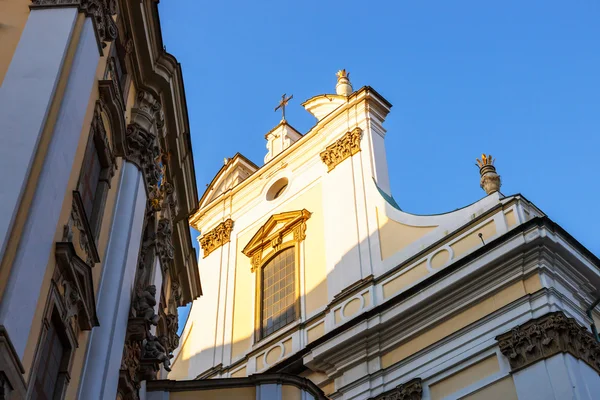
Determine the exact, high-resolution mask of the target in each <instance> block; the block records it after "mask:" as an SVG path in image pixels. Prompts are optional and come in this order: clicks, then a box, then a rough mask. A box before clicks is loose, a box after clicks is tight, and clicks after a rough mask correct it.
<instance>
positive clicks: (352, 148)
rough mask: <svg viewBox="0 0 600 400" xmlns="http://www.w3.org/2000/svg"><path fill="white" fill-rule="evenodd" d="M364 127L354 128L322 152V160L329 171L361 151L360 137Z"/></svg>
mask: <svg viewBox="0 0 600 400" xmlns="http://www.w3.org/2000/svg"><path fill="white" fill-rule="evenodd" d="M361 138H362V129H360V128H354V130H352V131H348V132H347V133H346V134H345V135H344V136H342V137H341V138H339V139H338V140H336V141H335V142H334V143H333V144H330V145H329V146H327V147H326V148H325V150H324V151H322V152H321V160H323V162H324V163H325V165H327V172H331V170H333V169H334V168H335V167H336V166H337V165H338V164H340V163H341V162H342V161H344V160H345V159H346V158H349V157H352V156H353V155H355V154H356V153H358V152H359V151H360V139H361Z"/></svg>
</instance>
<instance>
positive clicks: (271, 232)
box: [242, 209, 311, 343]
mask: <svg viewBox="0 0 600 400" xmlns="http://www.w3.org/2000/svg"><path fill="white" fill-rule="evenodd" d="M310 216H311V213H310V212H309V211H307V210H306V209H302V210H297V211H289V212H284V213H280V214H274V215H272V216H271V217H270V218H269V219H268V220H267V222H265V223H264V224H263V225H262V226H261V227H260V228H259V229H258V231H257V232H256V234H255V235H254V236H253V237H252V239H250V241H249V242H248V244H247V245H246V247H244V249H243V250H242V253H243V254H244V255H246V256H247V257H248V258H250V260H251V261H250V262H251V271H252V272H257V273H256V277H255V288H256V290H255V302H254V310H255V313H254V342H255V343H257V342H259V341H260V340H262V339H264V338H265V337H266V336H265V337H263V336H262V308H263V307H262V305H263V290H262V280H263V279H262V277H263V268H264V267H265V266H266V265H267V264H268V263H269V262H270V261H271V260H272V259H273V258H274V257H275V256H276V255H277V254H279V253H280V252H282V251H284V250H286V249H289V248H292V247H293V248H294V249H295V252H294V253H295V258H294V263H295V265H294V268H295V286H296V287H295V296H296V299H295V307H296V318H299V317H300V316H301V312H300V311H301V310H300V294H301V293H300V288H301V285H300V263H301V261H302V260H301V248H300V247H301V246H300V244H301V243H302V242H303V241H304V239H305V238H306V221H307V220H308V219H309V218H310Z"/></svg>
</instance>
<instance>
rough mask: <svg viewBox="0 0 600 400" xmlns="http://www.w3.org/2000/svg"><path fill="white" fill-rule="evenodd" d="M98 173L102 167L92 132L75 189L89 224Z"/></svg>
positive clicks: (98, 179) (96, 188)
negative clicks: (77, 185) (79, 195)
mask: <svg viewBox="0 0 600 400" xmlns="http://www.w3.org/2000/svg"><path fill="white" fill-rule="evenodd" d="M100 171H102V165H100V157H99V156H98V149H97V148H96V144H95V141H94V135H93V131H92V134H90V137H89V139H88V144H87V148H86V150H85V157H84V159H83V166H82V168H81V176H80V178H79V187H78V188H77V189H78V190H79V193H80V194H81V200H82V201H83V208H84V209H85V214H86V217H87V220H88V221H89V222H90V223H91V221H92V213H93V212H94V200H95V198H96V192H97V190H98V182H99V181H100Z"/></svg>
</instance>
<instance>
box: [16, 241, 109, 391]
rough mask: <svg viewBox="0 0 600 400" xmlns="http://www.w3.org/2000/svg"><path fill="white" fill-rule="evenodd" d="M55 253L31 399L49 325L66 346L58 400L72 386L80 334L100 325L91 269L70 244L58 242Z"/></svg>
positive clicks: (31, 374) (57, 386) (33, 374)
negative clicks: (71, 377) (72, 374)
mask: <svg viewBox="0 0 600 400" xmlns="http://www.w3.org/2000/svg"><path fill="white" fill-rule="evenodd" d="M55 253H56V266H55V268H54V273H53V275H52V282H51V284H50V291H49V293H48V297H47V300H46V306H45V309H44V316H43V319H42V321H43V322H42V331H41V333H40V336H39V338H38V343H37V345H36V351H35V357H34V362H33V365H34V367H33V368H32V369H31V371H30V376H29V379H28V384H29V387H28V396H30V395H31V394H32V391H33V390H34V385H35V380H36V374H37V373H38V368H39V363H40V359H41V355H42V354H41V353H42V351H43V346H44V345H45V342H46V337H47V334H48V330H49V328H50V325H51V324H54V325H55V326H56V327H57V328H58V329H59V332H60V335H61V336H62V337H63V340H64V341H65V342H66V343H65V350H64V353H63V359H62V361H61V366H60V371H59V376H58V380H57V383H56V388H55V393H57V396H56V398H61V399H62V398H64V396H65V393H66V389H67V386H68V384H69V380H70V373H71V369H72V366H73V365H72V364H73V358H74V355H75V351H76V349H77V347H78V341H77V338H78V336H79V333H80V332H81V331H89V330H91V329H92V328H94V327H95V326H98V325H99V323H98V318H97V316H96V300H95V296H94V282H93V278H92V266H91V265H89V264H88V263H87V262H85V261H84V260H82V259H81V258H80V257H79V256H78V255H77V254H76V252H75V248H74V246H73V243H71V242H57V243H56V248H55ZM58 393H60V395H58Z"/></svg>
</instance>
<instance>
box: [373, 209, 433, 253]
mask: <svg viewBox="0 0 600 400" xmlns="http://www.w3.org/2000/svg"><path fill="white" fill-rule="evenodd" d="M375 212H376V214H377V226H378V227H379V242H380V243H381V259H382V260H385V259H386V258H388V257H391V256H393V255H394V254H396V253H397V252H398V251H400V250H402V249H403V248H405V247H406V246H408V245H409V244H411V243H413V242H415V241H417V240H419V239H420V238H422V237H423V236H425V235H426V234H428V233H429V232H431V231H433V230H434V229H435V228H437V226H411V225H405V224H401V223H400V222H396V221H393V220H391V219H389V218H388V217H387V216H386V215H385V213H384V211H383V210H380V209H379V208H375Z"/></svg>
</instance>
